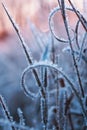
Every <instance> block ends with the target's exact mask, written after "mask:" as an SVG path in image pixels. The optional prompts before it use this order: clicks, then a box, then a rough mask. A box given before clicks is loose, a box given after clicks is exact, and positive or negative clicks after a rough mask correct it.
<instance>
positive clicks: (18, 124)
mask: <svg viewBox="0 0 87 130" xmlns="http://www.w3.org/2000/svg"><path fill="white" fill-rule="evenodd" d="M68 2H69V3H70V8H67V7H66V4H65V0H58V7H56V8H55V9H53V10H52V11H51V13H50V15H49V19H48V21H49V30H50V31H49V36H48V40H46V43H44V40H43V39H41V36H40V34H39V33H38V32H37V30H36V28H35V26H34V25H33V24H32V23H31V22H29V25H30V26H31V31H32V33H33V35H34V38H35V42H37V45H38V46H39V47H38V48H39V49H38V52H37V53H39V54H40V58H39V61H36V59H34V57H33V55H32V52H31V49H30V48H29V47H28V46H27V43H26V42H25V40H24V38H23V36H22V34H21V32H20V29H19V27H18V26H17V24H16V23H15V21H14V20H13V19H12V17H11V15H10V13H9V11H8V9H7V8H6V6H5V5H4V4H3V3H2V6H3V8H4V10H5V12H6V14H7V16H8V18H9V20H10V22H11V24H12V25H13V28H14V29H15V31H16V34H17V35H18V38H19V40H20V44H21V47H22V48H23V51H24V54H25V58H26V60H27V67H26V68H25V69H24V71H22V73H21V78H20V80H21V87H22V90H21V92H20V91H19V90H18V92H17V93H16V97H15V99H14V98H13V99H12V101H11V102H10V106H12V104H13V103H12V102H16V103H20V102H21V104H17V106H16V104H15V106H16V109H17V112H16V113H17V114H18V116H17V117H15V119H17V120H15V119H14V116H13V117H12V116H11V114H13V113H14V112H9V110H8V107H7V105H6V102H5V101H4V98H3V97H2V95H0V104H1V107H2V109H1V110H3V113H4V116H3V115H2V118H0V124H1V125H0V126H1V128H0V129H2V130H3V129H4V130H7V129H12V130H86V129H87V92H86V91H87V88H86V87H87V79H86V77H87V71H86V68H87V49H86V48H87V46H86V41H87V40H86V32H87V21H86V19H85V18H84V17H83V15H82V14H81V13H80V12H79V11H78V10H77V9H76V8H75V7H74V5H73V3H72V2H71V0H68ZM67 11H70V12H72V13H75V14H76V16H77V19H78V20H77V22H76V24H75V26H74V28H73V29H72V28H71V27H70V26H69V21H70V19H68V13H67ZM56 13H59V14H61V16H62V22H63V24H64V27H65V31H66V35H67V39H64V38H61V37H59V36H57V35H56V33H55V29H54V25H53V24H55V22H54V23H53V20H54V15H56ZM81 27H82V28H83V31H82V30H81ZM71 31H72V32H73V36H72V35H71ZM79 31H80V32H81V31H82V32H81V37H80V35H79ZM61 44H62V45H61ZM63 44H64V45H63ZM61 46H62V47H61ZM59 47H60V48H59ZM59 49H60V50H59ZM41 52H42V53H41ZM16 59H17V57H16ZM22 63H23V62H22ZM16 71H18V70H17V68H16ZM8 91H9V90H8ZM23 92H24V94H25V95H23ZM7 96H9V95H7ZM17 101H18V102H17ZM13 109H15V108H13ZM22 109H23V111H22Z"/></svg>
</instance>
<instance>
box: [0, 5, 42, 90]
mask: <svg viewBox="0 0 87 130" xmlns="http://www.w3.org/2000/svg"><path fill="white" fill-rule="evenodd" d="M2 6H3V8H4V10H5V12H6V14H7V16H8V18H9V20H10V21H11V23H12V25H13V27H14V29H15V31H16V33H17V35H18V37H19V39H20V41H21V44H22V47H23V50H24V52H25V54H26V57H27V59H28V62H29V64H33V58H32V57H31V55H30V54H29V52H30V51H29V48H28V46H27V44H26V43H25V41H24V39H23V37H22V35H21V33H20V30H19V28H18V27H17V25H16V23H15V21H14V20H13V19H12V18H11V16H10V14H9V12H8V10H7V9H6V7H5V5H4V4H3V3H2ZM33 73H34V76H35V79H36V81H37V84H38V86H39V87H41V82H40V79H39V76H38V74H37V72H36V70H33Z"/></svg>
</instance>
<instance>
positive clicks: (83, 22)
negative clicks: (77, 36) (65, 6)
mask: <svg viewBox="0 0 87 130" xmlns="http://www.w3.org/2000/svg"><path fill="white" fill-rule="evenodd" d="M68 2H69V3H70V5H71V6H72V8H73V11H74V12H75V14H76V15H77V17H78V19H79V20H80V22H81V24H82V25H83V27H84V29H85V31H86V32H87V21H86V19H85V18H84V17H83V15H82V14H81V13H80V12H79V11H77V10H76V8H75V7H74V5H73V3H72V2H71V0H68Z"/></svg>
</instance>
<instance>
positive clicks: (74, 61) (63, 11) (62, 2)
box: [61, 0, 84, 97]
mask: <svg viewBox="0 0 87 130" xmlns="http://www.w3.org/2000/svg"><path fill="white" fill-rule="evenodd" d="M61 13H62V17H63V21H64V24H65V29H66V33H67V36H68V39H69V45H70V48H71V52H72V57H73V63H74V67H75V69H76V73H77V77H78V81H79V86H80V90H81V91H80V92H81V95H82V97H84V90H83V86H82V82H81V78H80V74H79V70H78V66H77V63H76V59H75V56H74V50H73V47H72V41H71V37H70V33H69V28H68V23H67V18H66V11H65V1H64V0H61Z"/></svg>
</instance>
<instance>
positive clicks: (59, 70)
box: [22, 62, 87, 123]
mask: <svg viewBox="0 0 87 130" xmlns="http://www.w3.org/2000/svg"><path fill="white" fill-rule="evenodd" d="M56 66H57V65H55V64H52V63H43V62H39V63H36V64H34V65H31V66H28V67H27V68H26V69H25V71H24V73H23V75H22V83H23V84H24V82H25V81H24V80H25V75H26V73H27V72H29V71H30V70H32V69H34V68H39V67H45V68H46V67H48V68H49V69H53V70H54V71H55V72H56V73H58V72H59V73H60V74H61V75H62V76H63V77H64V78H65V79H66V80H67V82H68V83H69V85H70V87H71V88H72V90H73V91H74V93H75V95H76V97H77V98H78V101H79V103H80V106H81V108H82V111H83V116H84V121H85V123H86V121H87V114H86V111H85V109H84V105H83V102H82V99H81V97H80V95H79V94H78V92H77V90H76V86H75V85H74V84H73V83H72V82H71V80H70V79H69V77H68V76H67V75H66V74H65V73H64V72H63V71H62V70H61V69H59V68H57V67H56ZM24 87H25V86H24Z"/></svg>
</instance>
